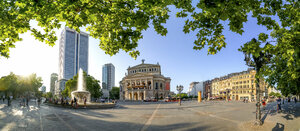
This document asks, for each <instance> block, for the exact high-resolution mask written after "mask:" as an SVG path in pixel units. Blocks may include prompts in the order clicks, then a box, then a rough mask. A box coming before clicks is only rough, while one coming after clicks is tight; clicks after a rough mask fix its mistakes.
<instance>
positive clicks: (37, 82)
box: [0, 72, 43, 97]
mask: <svg viewBox="0 0 300 131" xmlns="http://www.w3.org/2000/svg"><path fill="white" fill-rule="evenodd" d="M42 84H43V83H42V78H41V77H38V76H37V75H36V74H31V75H29V76H27V77H23V76H17V75H15V74H14V73H12V72H11V73H10V74H9V75H7V76H3V77H1V79H0V91H4V92H5V93H6V94H7V93H9V94H12V95H13V96H14V97H16V96H21V95H29V93H34V94H35V95H39V91H38V89H39V88H40V87H41V86H42Z"/></svg>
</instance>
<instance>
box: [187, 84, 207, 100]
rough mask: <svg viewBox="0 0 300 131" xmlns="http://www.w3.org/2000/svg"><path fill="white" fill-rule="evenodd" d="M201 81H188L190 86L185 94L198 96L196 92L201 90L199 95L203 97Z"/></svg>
mask: <svg viewBox="0 0 300 131" xmlns="http://www.w3.org/2000/svg"><path fill="white" fill-rule="evenodd" d="M203 87H204V83H203V82H192V83H190V88H189V89H188V92H187V95H188V96H198V92H199V91H201V97H203V94H204V92H203Z"/></svg>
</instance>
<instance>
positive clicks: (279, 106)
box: [277, 97, 281, 112]
mask: <svg viewBox="0 0 300 131" xmlns="http://www.w3.org/2000/svg"><path fill="white" fill-rule="evenodd" d="M279 111H281V99H280V97H278V99H277V112H279Z"/></svg>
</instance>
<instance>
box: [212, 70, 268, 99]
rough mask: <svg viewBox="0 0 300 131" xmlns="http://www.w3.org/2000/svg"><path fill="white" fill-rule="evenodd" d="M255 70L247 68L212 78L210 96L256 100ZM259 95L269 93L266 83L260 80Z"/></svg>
mask: <svg viewBox="0 0 300 131" xmlns="http://www.w3.org/2000/svg"><path fill="white" fill-rule="evenodd" d="M255 74H256V71H255V70H253V69H248V70H247V71H242V72H238V73H231V74H228V75H226V76H223V77H220V78H215V79H213V80H212V87H211V89H212V96H213V97H217V98H223V99H225V98H230V99H232V100H243V99H248V100H252V101H254V100H256V95H257V93H256V88H257V87H256V83H255ZM259 86H260V95H261V96H263V94H269V93H270V92H269V91H268V88H269V87H268V85H267V83H265V81H264V80H260V83H259Z"/></svg>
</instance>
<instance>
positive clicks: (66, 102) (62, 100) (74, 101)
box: [50, 97, 87, 108]
mask: <svg viewBox="0 0 300 131" xmlns="http://www.w3.org/2000/svg"><path fill="white" fill-rule="evenodd" d="M69 101H70V99H69V97H66V98H63V97H62V98H60V104H61V105H63V106H65V105H67V106H68V105H70V104H71V106H72V107H73V108H78V99H77V98H76V97H74V98H73V99H71V103H69ZM50 102H52V100H51V99H50ZM58 102H59V99H54V104H58ZM83 102H84V108H86V102H87V98H86V97H84V98H83Z"/></svg>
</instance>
